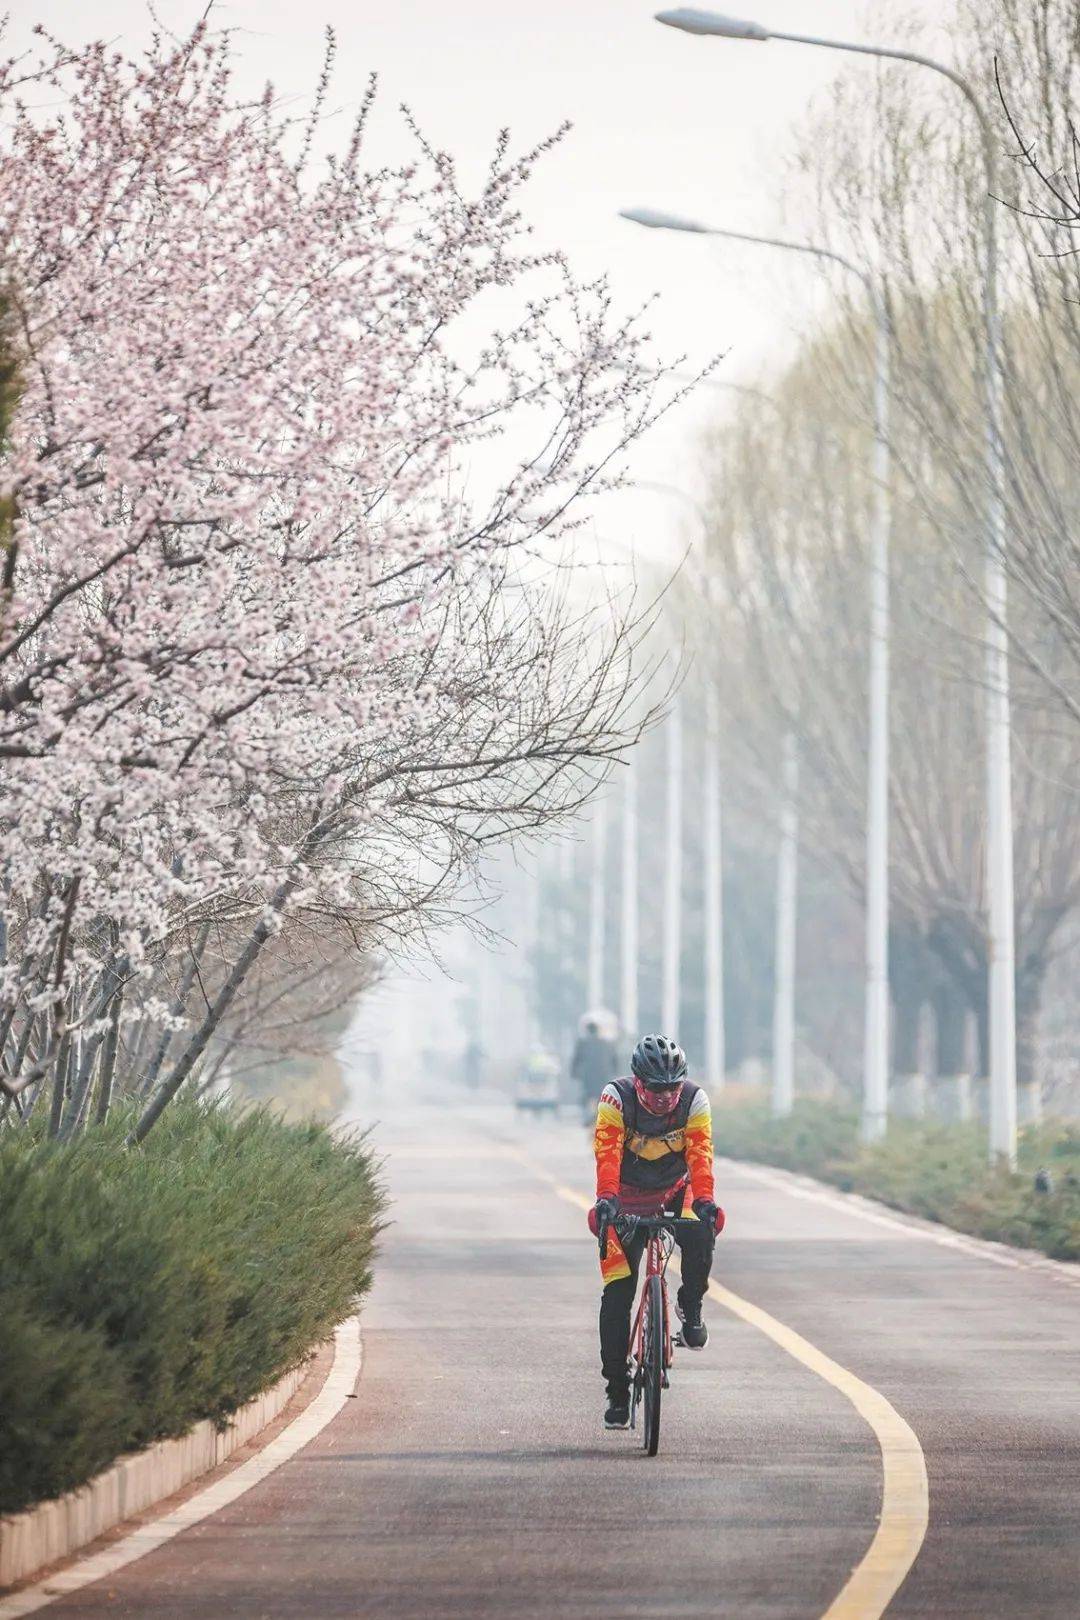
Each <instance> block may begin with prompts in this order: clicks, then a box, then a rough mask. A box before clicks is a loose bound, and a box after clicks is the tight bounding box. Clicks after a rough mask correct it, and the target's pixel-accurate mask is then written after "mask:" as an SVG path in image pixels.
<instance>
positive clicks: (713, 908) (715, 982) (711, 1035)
mask: <svg viewBox="0 0 1080 1620" xmlns="http://www.w3.org/2000/svg"><path fill="white" fill-rule="evenodd" d="M727 386H729V385H728V384H726V383H720V382H714V383H713V387H717V388H723V387H727ZM746 392H748V393H754V394H758V393H759V391H758V390H757V389H747V390H746ZM759 397H760V398H762V399H768V397H769V396H768V395H767V394H759ZM634 487H635V488H636V489H651V490H655V491H656V492H657V493H658V494H661V495H674V496H675V497H676V498H677V499H678V500H681V501H684V502H685V503H686V505H688V506H691V507H693V509H694V512H695V514H696V515H697V518H698V521H699V522H700V524H701V526H702V529H703V530H704V528H705V526H706V521H707V519H706V513H705V508H704V507H703V506H702V504H701V502H700V501H697V500H695V499H694V497H693V496H692V495H690V494H688V493H687V491H686V490H685V489H680V488H679V487H678V485H676V484H665V483H657V482H654V481H653V480H650V479H635V480H634ZM680 735H681V734H680ZM719 749H720V744H719V716H718V714H717V706H716V690H715V687H714V686H713V683H712V680H711V677H710V678H709V681H708V685H707V687H706V693H705V739H704V750H705V752H704V769H703V771H702V795H703V799H704V803H703V806H702V844H703V855H704V862H703V873H702V878H703V883H704V889H705V895H704V918H703V922H704V935H705V950H704V971H705V1079H706V1083H707V1084H708V1086H709V1087H710V1089H712V1090H714V1091H717V1090H719V1088H720V1087H721V1086H722V1085H723V1083H724V1074H725V1072H726V1060H725V1045H726V1043H725V1031H724V864H723V808H722V796H721V783H720V752H719ZM681 758H682V749H681V740H680V749H679V759H680V766H681ZM679 791H680V794H681V791H682V789H681V786H680V789H679ZM669 792H670V785H669ZM680 822H681V811H680ZM668 836H669V839H670V837H671V832H670V824H669V834H668ZM668 848H669V855H668V860H669V870H670V868H671V862H672V860H673V856H672V854H671V849H672V846H671V844H670V843H669V846H668ZM678 862H679V871H680V874H681V870H682V866H681V863H682V855H681V843H680V853H679V855H678ZM664 982H665V985H667V984H668V979H667V976H666V974H665V980H664ZM672 994H673V997H674V1001H673V1005H674V1007H675V1009H676V1012H677V1010H678V994H677V991H675V992H672ZM666 995H667V991H665V996H666ZM666 1005H667V1002H666V1001H665V1007H666ZM664 1016H665V1028H666V1027H667V1023H666V1018H667V1014H666V1011H665V1015H664ZM671 1027H672V1028H674V1027H675V1026H674V1023H673V1024H672V1025H671Z"/></svg>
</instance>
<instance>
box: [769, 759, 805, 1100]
mask: <svg viewBox="0 0 1080 1620" xmlns="http://www.w3.org/2000/svg"><path fill="white" fill-rule="evenodd" d="M783 785H784V799H783V804H782V806H781V810H780V849H779V854H778V857H777V864H776V984H775V990H774V999H773V1091H772V1111H773V1113H774V1114H776V1115H780V1114H790V1113H791V1107H792V1103H793V1102H794V1100H795V925H796V910H795V907H796V895H797V878H798V872H797V863H798V847H799V810H798V791H799V760H798V755H797V754H796V751H795V738H794V736H793V735H792V733H791V732H788V734H787V736H786V737H785V738H784V761H783Z"/></svg>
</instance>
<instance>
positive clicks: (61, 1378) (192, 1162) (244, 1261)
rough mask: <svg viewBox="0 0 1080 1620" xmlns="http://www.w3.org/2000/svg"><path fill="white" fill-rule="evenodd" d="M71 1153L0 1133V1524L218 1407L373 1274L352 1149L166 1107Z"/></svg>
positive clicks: (373, 1226)
mask: <svg viewBox="0 0 1080 1620" xmlns="http://www.w3.org/2000/svg"><path fill="white" fill-rule="evenodd" d="M130 1122H131V1109H130V1106H129V1108H127V1109H124V1108H118V1109H116V1110H115V1111H114V1113H113V1114H111V1115H110V1118H109V1120H108V1121H107V1123H106V1124H104V1125H103V1126H101V1127H100V1128H99V1129H98V1130H96V1131H95V1132H93V1133H91V1134H90V1135H87V1136H84V1137H79V1138H76V1139H74V1140H72V1141H69V1142H57V1141H55V1140H50V1139H49V1137H48V1134H47V1132H46V1130H45V1129H44V1128H43V1125H44V1122H42V1123H41V1124H39V1125H38V1126H37V1128H31V1129H28V1130H25V1131H8V1132H4V1133H2V1134H0V1227H2V1229H3V1232H4V1242H3V1244H2V1245H0V1297H2V1298H3V1300H4V1309H3V1312H2V1314H0V1410H2V1411H3V1413H4V1444H3V1447H2V1448H0V1512H4V1513H11V1512H16V1511H18V1510H19V1509H21V1508H24V1507H27V1506H28V1505H30V1504H31V1503H33V1502H36V1501H39V1500H42V1499H46V1498H50V1497H53V1496H56V1495H59V1494H60V1493H61V1492H63V1491H66V1490H71V1489H73V1488H74V1487H76V1486H78V1485H81V1484H83V1483H84V1482H85V1481H86V1480H88V1479H89V1478H90V1477H91V1476H92V1475H94V1474H95V1473H97V1472H99V1471H100V1470H101V1469H102V1468H104V1467H106V1466H107V1465H108V1464H109V1463H110V1462H112V1461H113V1460H114V1459H115V1458H116V1457H117V1456H118V1455H119V1454H121V1453H122V1452H126V1451H132V1450H137V1449H138V1448H140V1447H143V1446H146V1445H149V1444H150V1443H151V1442H152V1441H155V1440H158V1439H162V1438H164V1437H167V1436H171V1435H179V1434H182V1433H184V1431H185V1430H187V1429H189V1428H190V1427H191V1425H192V1424H193V1423H196V1422H198V1421H199V1420H200V1419H202V1418H211V1419H213V1420H214V1421H215V1422H218V1423H221V1424H224V1423H225V1422H226V1421H227V1419H228V1417H229V1414H230V1413H231V1412H234V1411H235V1410H236V1409H237V1408H238V1407H240V1406H241V1405H243V1403H244V1402H245V1401H247V1400H250V1399H251V1398H252V1396H254V1395H256V1394H258V1393H259V1391H260V1390H262V1389H265V1388H266V1387H267V1386H268V1385H270V1384H272V1383H273V1382H274V1381H275V1380H276V1379H277V1378H278V1377H280V1376H281V1375H282V1374H283V1373H284V1372H286V1371H287V1370H288V1369H289V1368H290V1367H294V1366H296V1365H297V1363H298V1362H300V1361H301V1360H302V1359H303V1357H304V1356H305V1355H306V1354H307V1353H308V1352H309V1350H310V1349H311V1347H312V1346H313V1345H315V1344H317V1343H318V1342H319V1341H320V1340H321V1339H323V1338H325V1337H326V1335H328V1334H329V1333H330V1332H331V1331H332V1329H333V1328H334V1327H335V1325H336V1324H337V1323H338V1322H340V1321H342V1320H343V1319H344V1318H345V1317H346V1316H347V1315H348V1314H349V1312H350V1311H351V1310H353V1309H354V1307H355V1302H356V1300H357V1298H358V1296H361V1295H363V1294H364V1293H365V1292H366V1290H367V1288H368V1286H369V1284H370V1281H371V1264H372V1259H373V1255H374V1249H375V1243H376V1239H377V1236H378V1232H379V1229H380V1223H381V1219H382V1214H383V1210H384V1207H385V1204H384V1198H383V1194H382V1191H381V1189H380V1185H379V1180H378V1174H377V1167H376V1165H375V1163H374V1160H373V1155H372V1153H371V1150H370V1148H369V1147H368V1146H367V1145H366V1143H365V1141H364V1139H363V1138H362V1137H352V1138H350V1137H347V1136H342V1135H340V1134H339V1135H331V1133H330V1132H329V1131H328V1130H327V1129H326V1128H325V1126H322V1125H319V1124H312V1123H309V1124H292V1123H287V1122H285V1121H282V1120H281V1119H278V1118H276V1117H275V1116H274V1115H273V1114H271V1113H269V1112H268V1111H266V1110H264V1109H249V1110H246V1111H243V1112H241V1111H238V1110H236V1109H234V1108H229V1107H225V1106H220V1105H218V1106H213V1105H212V1106H209V1107H207V1106H206V1105H205V1104H200V1103H197V1102H195V1101H194V1100H187V1099H180V1100H178V1102H177V1103H176V1104H175V1105H174V1107H173V1108H171V1109H170V1110H169V1111H168V1113H167V1115H166V1116H165V1118H164V1119H163V1120H162V1122H161V1125H160V1128H159V1129H158V1130H157V1131H156V1132H155V1133H154V1135H153V1137H152V1138H151V1139H150V1140H149V1141H148V1142H147V1143H146V1145H145V1147H143V1148H142V1149H140V1150H138V1151H136V1152H125V1151H124V1150H123V1141H124V1136H125V1133H126V1131H127V1129H128V1128H129V1126H130Z"/></svg>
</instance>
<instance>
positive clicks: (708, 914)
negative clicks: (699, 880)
mask: <svg viewBox="0 0 1080 1620" xmlns="http://www.w3.org/2000/svg"><path fill="white" fill-rule="evenodd" d="M717 707H718V705H717V701H716V687H715V685H714V683H713V681H712V680H711V679H710V680H709V685H708V688H707V690H706V694H705V739H704V741H705V769H704V772H703V773H702V775H703V781H702V789H703V793H704V799H705V802H704V805H703V806H702V817H703V820H704V824H705V825H704V829H703V832H704V838H703V844H704V855H705V872H704V881H705V919H704V920H705V1082H706V1084H707V1085H708V1087H709V1089H710V1090H711V1091H713V1092H717V1091H719V1090H720V1088H721V1086H722V1085H723V1084H724V1076H725V1074H726V1072H727V1063H726V1057H725V1052H724V859H723V822H722V816H721V809H720V803H721V799H720V736H719V731H720V726H719V715H718V713H717Z"/></svg>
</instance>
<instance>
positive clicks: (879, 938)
mask: <svg viewBox="0 0 1080 1620" xmlns="http://www.w3.org/2000/svg"><path fill="white" fill-rule="evenodd" d="M686 15H693V16H694V17H707V16H708V13H705V12H694V13H692V14H691V13H687V14H686ZM721 20H722V21H724V22H725V23H726V22H727V19H721ZM731 26H733V27H734V26H737V25H735V24H732V25H731ZM696 31H704V30H696ZM736 37H738V38H758V37H759V36H758V35H744V34H740V35H737V36H736ZM622 217H623V218H624V219H629V220H632V221H633V223H634V224H636V225H644V226H646V227H648V229H650V230H669V231H690V232H692V233H694V234H695V235H699V236H721V237H725V238H726V239H728V240H729V241H734V242H752V243H755V244H757V245H759V246H764V247H774V248H783V249H785V250H788V251H791V252H795V253H809V254H812V255H813V256H814V257H815V258H819V259H829V260H831V261H832V262H833V263H834V264H839V265H840V266H841V267H842V268H843V269H845V270H848V271H850V272H851V273H852V274H853V275H857V276H858V277H859V279H860V280H861V281H862V283H863V285H864V286H865V288H866V290H867V293H868V295H869V298H870V305H871V308H872V310H873V313H874V326H875V334H876V346H875V362H874V465H873V483H874V524H873V533H872V536H871V542H870V674H869V711H870V712H869V747H868V759H867V793H866V798H867V805H866V952H865V1015H864V1044H863V1117H862V1133H863V1137H864V1139H865V1140H866V1141H869V1142H873V1141H878V1140H880V1138H881V1137H882V1136H883V1135H884V1134H885V1127H886V1122H887V1117H888V1096H889V525H890V517H889V443H888V424H887V416H888V403H889V317H888V311H887V310H886V307H885V300H884V298H883V297H882V295H881V292H880V289H879V288H878V287H877V285H876V284H875V282H874V280H873V278H872V277H871V276H869V275H867V274H866V272H865V271H864V270H861V269H860V268H859V266H858V265H857V264H853V263H852V261H851V260H850V259H845V258H844V257H843V255H842V254H840V253H834V252H833V251H832V249H831V248H823V247H818V246H817V245H816V244H815V243H812V242H789V241H785V240H784V239H783V238H781V237H775V236H751V235H749V234H748V233H747V232H745V231H729V230H722V229H720V228H719V227H718V226H711V225H703V224H700V223H699V222H698V221H697V220H687V219H682V218H681V217H680V216H678V215H676V214H664V213H660V212H658V211H657V210H655V209H649V208H626V209H623V210H622ZM785 814H786V810H785ZM786 917H787V913H786V912H778V926H779V923H780V921H781V920H782V918H783V919H786ZM792 928H793V924H792ZM777 953H778V961H779V959H780V956H781V955H784V956H786V955H787V954H788V947H787V944H786V942H782V941H780V940H779V937H778V944H777ZM792 954H793V953H792ZM782 977H783V976H782V975H778V980H777V983H778V987H779V985H780V983H781V979H782ZM777 993H778V994H779V993H780V992H779V988H778V991H777ZM785 993H786V992H785ZM775 1027H776V1031H777V1034H778V1035H779V1036H780V1037H781V1038H787V1033H788V1031H789V1030H791V1031H792V1032H793V1029H794V1025H793V1021H792V1020H791V1019H789V1018H780V1019H778V1020H776V1022H775ZM777 1056H779V1061H780V1064H781V1066H782V1067H784V1066H787V1065H789V1056H788V1055H785V1054H782V1053H781V1054H777V1053H776V1052H775V1051H774V1063H775V1061H776V1058H777Z"/></svg>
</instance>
